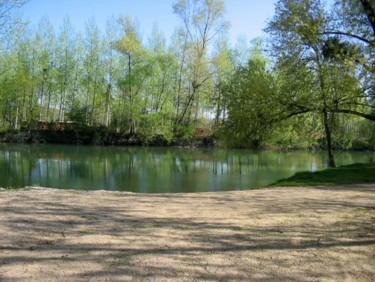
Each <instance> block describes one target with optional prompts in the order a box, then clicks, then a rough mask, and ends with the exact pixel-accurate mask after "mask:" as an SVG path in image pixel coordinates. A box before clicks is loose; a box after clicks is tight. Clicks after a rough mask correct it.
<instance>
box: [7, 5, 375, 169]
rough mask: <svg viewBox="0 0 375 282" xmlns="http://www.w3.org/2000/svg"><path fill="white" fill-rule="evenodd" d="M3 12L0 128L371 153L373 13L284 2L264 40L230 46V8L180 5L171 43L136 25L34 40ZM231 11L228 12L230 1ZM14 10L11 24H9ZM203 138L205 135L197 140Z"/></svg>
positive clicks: (113, 23) (66, 30)
mask: <svg viewBox="0 0 375 282" xmlns="http://www.w3.org/2000/svg"><path fill="white" fill-rule="evenodd" d="M4 3H5V4H2V6H0V9H1V11H2V13H1V15H2V16H1V20H0V24H1V37H0V44H1V53H0V63H1V64H0V66H1V67H0V68H1V69H0V83H1V85H2V87H1V89H0V127H1V128H4V129H20V128H21V127H23V128H31V127H32V126H33V125H35V122H47V123H54V122H77V123H80V124H85V125H88V126H92V127H97V126H101V127H105V128H108V130H111V131H113V132H117V133H126V134H128V135H129V136H142V138H145V139H147V138H153V137H155V136H160V137H162V138H164V139H166V140H172V139H174V138H185V139H189V138H191V137H193V136H194V135H195V134H197V132H198V134H199V132H203V135H204V134H208V135H211V136H213V137H214V138H215V140H216V141H215V142H216V144H218V145H225V146H235V147H258V146H264V145H271V146H280V147H305V148H307V147H308V148H322V147H327V148H328V149H329V152H330V153H329V155H330V159H331V164H332V165H333V164H334V163H333V157H332V152H331V151H332V148H338V149H350V148H367V149H371V148H372V149H373V148H374V146H375V145H374V143H375V127H374V123H373V121H374V120H375V112H374V108H375V103H374V72H375V67H374V66H375V60H374V58H375V57H374V52H375V5H374V4H373V3H372V1H370V0H354V1H353V0H336V1H335V3H334V5H328V4H326V3H324V1H321V0H279V1H278V2H277V4H276V6H275V14H274V16H273V18H271V19H270V20H269V21H268V22H267V23H266V28H265V30H266V32H267V34H268V36H267V38H265V39H264V40H260V39H258V40H253V41H252V43H251V44H250V45H248V44H247V43H243V44H241V41H239V42H238V43H237V45H236V46H232V45H231V44H230V43H229V40H228V37H227V32H228V27H229V26H230V23H228V22H227V21H226V20H225V6H224V1H223V0H178V1H175V3H174V5H173V7H172V8H173V11H174V13H176V14H177V15H178V16H179V18H180V20H181V21H180V25H179V26H177V27H176V30H175V32H174V34H173V35H172V37H171V38H169V39H168V40H167V39H166V38H165V36H164V34H163V32H162V31H161V30H160V29H159V28H158V27H157V25H155V26H154V28H153V30H152V32H151V35H150V36H149V37H148V38H142V36H141V33H140V24H139V23H138V21H137V20H136V19H134V18H132V17H131V16H120V17H118V18H110V19H108V21H107V25H106V28H105V30H100V29H99V28H98V26H97V25H96V23H95V19H94V18H91V19H89V20H88V21H87V23H86V26H85V30H84V31H83V32H78V31H77V30H75V28H74V26H73V25H72V24H71V22H70V20H69V17H66V18H65V19H64V21H63V23H62V25H61V27H60V28H59V30H58V31H55V30H54V28H53V26H52V25H51V23H50V22H49V20H48V18H42V19H41V20H40V22H39V24H38V26H37V28H35V29H33V30H30V27H28V26H27V25H26V24H25V23H23V22H22V17H19V15H17V14H14V13H15V12H14V11H16V10H17V8H18V7H20V6H22V4H24V1H21V0H13V1H10V0H9V1H5V2H4ZM229 4H230V3H229ZM7 12H8V14H7ZM197 129H199V130H198V131H197Z"/></svg>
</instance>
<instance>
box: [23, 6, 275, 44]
mask: <svg viewBox="0 0 375 282" xmlns="http://www.w3.org/2000/svg"><path fill="white" fill-rule="evenodd" d="M174 2H175V0H30V1H29V2H28V3H27V4H26V5H25V6H24V7H23V15H24V17H25V18H26V19H28V20H29V22H30V24H31V26H32V27H33V26H34V27H35V26H36V25H37V23H38V22H39V20H40V19H41V18H42V17H43V16H47V17H48V18H49V20H50V21H51V23H52V24H53V26H54V27H55V30H58V28H59V26H60V25H61V24H62V20H63V18H64V17H65V16H66V15H69V16H70V19H71V21H72V23H73V25H74V26H75V28H76V29H78V30H81V31H83V30H84V26H85V23H86V21H87V20H88V19H89V18H91V17H92V16H94V17H95V20H96V23H97V24H98V26H99V27H100V29H101V30H103V31H104V28H105V22H106V21H107V19H108V18H109V17H110V16H112V15H114V16H115V17H118V16H119V15H132V16H133V17H135V18H137V19H138V21H139V24H140V28H141V30H142V33H143V36H144V37H147V36H148V35H149V33H150V31H151V29H152V26H153V24H154V22H157V23H158V26H159V28H160V29H161V30H162V31H163V32H164V34H165V36H166V37H167V38H170V36H171V34H172V33H173V31H174V30H175V28H176V27H177V26H178V25H179V23H180V22H179V18H178V17H177V16H176V15H175V14H173V9H172V5H173V3H174ZM275 3H276V0H225V4H226V19H227V20H228V21H229V22H230V23H231V28H230V29H229V38H230V40H231V42H232V43H235V41H236V39H237V38H238V36H240V35H245V36H246V37H247V38H248V39H249V40H251V39H253V38H255V37H258V36H262V29H263V28H264V27H265V21H266V20H267V19H268V18H271V17H272V15H273V13H274V6H275Z"/></svg>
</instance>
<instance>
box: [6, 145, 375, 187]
mask: <svg viewBox="0 0 375 282" xmlns="http://www.w3.org/2000/svg"><path fill="white" fill-rule="evenodd" d="M335 157H336V163H337V164H338V165H345V164H351V163H355V162H368V161H370V158H373V159H375V153H369V152H341V153H336V154H335ZM326 163H327V158H326V155H325V152H307V151H293V152H279V151H251V150H223V149H186V148H138V147H90V146H60V145H7V144H0V187H24V186H32V185H33V186H41V187H53V188H61V189H78V190H99V189H103V190H114V191H131V192H141V193H165V192H170V193H175V192H204V191H228V190H246V189H252V188H256V187H261V186H264V185H267V184H270V183H273V182H275V181H276V180H278V179H281V178H285V177H289V176H291V175H293V174H294V173H296V172H297V171H306V170H310V171H315V170H320V169H323V168H325V167H326Z"/></svg>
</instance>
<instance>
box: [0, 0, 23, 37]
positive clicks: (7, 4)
mask: <svg viewBox="0 0 375 282" xmlns="http://www.w3.org/2000/svg"><path fill="white" fill-rule="evenodd" d="M27 2H28V1H27V0H2V1H1V2H0V43H1V44H4V43H5V41H6V39H7V37H8V36H9V35H10V34H12V33H14V32H15V30H16V29H18V28H19V27H20V26H21V17H20V15H19V8H21V7H22V6H23V5H24V4H26V3H27Z"/></svg>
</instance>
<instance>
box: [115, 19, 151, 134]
mask: <svg viewBox="0 0 375 282" xmlns="http://www.w3.org/2000/svg"><path fill="white" fill-rule="evenodd" d="M119 21H120V23H121V25H122V30H123V36H122V37H121V39H120V40H119V41H117V42H115V44H114V46H115V48H116V50H117V51H119V52H120V53H121V54H122V55H123V56H124V57H123V59H124V60H125V62H124V66H125V69H123V71H122V72H123V74H122V75H120V77H119V80H118V85H119V88H120V91H121V92H122V99H121V100H120V101H121V102H122V104H121V109H120V111H121V113H120V128H121V127H123V121H124V119H125V113H127V114H128V115H127V118H126V119H127V121H128V128H129V134H130V135H134V134H135V133H136V127H137V125H138V123H139V122H140V117H141V113H142V111H144V110H145V109H144V104H143V103H142V96H141V93H142V91H143V89H144V86H145V82H146V79H147V78H148V77H149V75H150V74H151V72H150V65H149V64H148V59H147V57H148V54H147V51H146V50H145V49H144V47H143V44H142V40H141V37H140V34H139V28H138V24H137V22H136V21H135V20H133V19H132V18H131V17H130V16H128V17H125V18H124V17H121V18H120V19H119Z"/></svg>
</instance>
